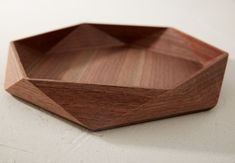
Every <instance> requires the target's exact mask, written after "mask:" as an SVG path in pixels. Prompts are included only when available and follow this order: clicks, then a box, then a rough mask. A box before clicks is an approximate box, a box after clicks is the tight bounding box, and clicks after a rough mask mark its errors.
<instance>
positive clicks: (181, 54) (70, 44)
mask: <svg viewBox="0 0 235 163" xmlns="http://www.w3.org/2000/svg"><path fill="white" fill-rule="evenodd" d="M227 57H228V55H227V53H226V52H224V51H222V50H219V49H217V48H215V47H212V46H211V45H208V44H206V43H203V42H201V41H199V40H197V39H195V38H193V37H191V36H189V35H187V34H185V33H183V32H180V31H178V30H176V29H174V28H165V27H143V26H142V27H141V26H125V25H104V24H80V25H77V26H73V27H69V28H65V29H62V30H57V31H53V32H49V33H45V34H41V35H37V36H34V37H29V38H26V39H21V40H17V41H13V42H12V43H11V45H10V50H9V59H8V66H7V73H6V82H5V88H6V90H7V91H8V92H9V93H11V94H13V95H15V96H18V97H20V98H22V99H24V100H26V101H29V102H31V103H33V104H36V105H38V106H40V107H42V108H44V109H46V110H48V111H50V112H53V113H55V114H57V115H60V116H62V117H65V118H67V119H69V120H71V121H73V122H76V123H78V124H80V125H82V126H85V127H87V128H89V129H91V130H102V129H106V128H112V127H116V126H123V125H127V124H133V123H138V122H143V121H148V120H152V119H160V118H164V117H170V116H175V115H181V114H186V113H191V112H196V111H202V110H208V109H210V108H212V107H214V106H215V105H216V103H217V101H218V97H219V93H220V88H221V84H222V80H223V76H224V71H225V67H226V62H227Z"/></svg>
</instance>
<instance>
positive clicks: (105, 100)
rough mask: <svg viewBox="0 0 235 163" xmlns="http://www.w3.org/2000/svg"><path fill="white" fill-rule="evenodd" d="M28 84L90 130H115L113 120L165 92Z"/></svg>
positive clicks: (106, 87) (85, 85) (72, 85)
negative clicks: (32, 85) (36, 88)
mask: <svg viewBox="0 0 235 163" xmlns="http://www.w3.org/2000/svg"><path fill="white" fill-rule="evenodd" d="M31 82H32V83H33V84H34V85H35V86H37V87H38V88H39V89H40V90H41V91H43V92H44V93H45V94H46V95H47V96H49V97H50V98H51V99H53V100H54V101H55V102H56V103H58V104H59V105H60V106H62V107H63V108H64V109H65V110H66V111H67V112H69V113H70V114H71V115H73V116H74V117H75V118H76V119H78V120H79V121H80V122H81V123H83V124H85V125H86V126H88V128H89V129H93V130H97V129H100V128H105V127H106V126H115V125H116V124H115V123H116V122H115V121H114V120H115V119H118V118H119V117H121V116H122V115H123V114H126V113H127V112H129V111H130V110H132V109H135V108H136V107H138V106H140V105H142V104H144V103H145V102H147V101H149V100H150V99H151V98H152V96H155V97H156V96H157V95H159V94H161V93H163V92H164V91H165V90H147V89H136V88H124V87H111V86H101V85H89V84H73V83H63V82H50V83H47V82H44V81H37V80H31Z"/></svg>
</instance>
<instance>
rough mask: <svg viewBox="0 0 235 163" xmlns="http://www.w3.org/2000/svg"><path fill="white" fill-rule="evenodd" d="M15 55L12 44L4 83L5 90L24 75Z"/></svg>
mask: <svg viewBox="0 0 235 163" xmlns="http://www.w3.org/2000/svg"><path fill="white" fill-rule="evenodd" d="M16 55H17V54H16V51H15V49H14V46H13V45H10V47H9V54H8V61H7V69H6V78H5V85H4V87H5V89H6V90H7V89H8V88H9V87H10V86H12V85H13V84H15V83H16V82H18V81H19V80H21V79H22V78H23V77H24V73H23V72H22V69H21V67H20V64H19V61H18V58H17V56H16Z"/></svg>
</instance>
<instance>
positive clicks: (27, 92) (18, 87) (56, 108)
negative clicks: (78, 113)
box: [8, 79, 80, 124]
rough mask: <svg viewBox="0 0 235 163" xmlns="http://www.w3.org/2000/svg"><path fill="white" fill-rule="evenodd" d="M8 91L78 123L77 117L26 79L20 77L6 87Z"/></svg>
mask: <svg viewBox="0 0 235 163" xmlns="http://www.w3.org/2000/svg"><path fill="white" fill-rule="evenodd" d="M8 92H9V93H11V94H13V95H15V96H17V97H19V98H22V99H24V100H26V101H28V102H30V103H33V104H35V105H37V106H40V107H42V108H44V109H46V110H47V111H49V112H52V113H55V114H57V115H60V116H62V117H65V118H67V119H69V120H71V121H74V122H76V123H79V124H80V122H79V121H78V120H77V119H75V118H74V117H73V116H72V115H71V114H69V113H68V112H66V111H65V110H64V109H63V108H62V107H61V106H60V105H58V104H57V103H55V102H54V101H53V100H52V99H50V98H49V97H48V96H47V95H45V94H44V93H43V92H42V91H41V90H39V89H38V88H37V87H35V86H34V85H33V84H32V83H30V82H29V81H27V80H26V79H22V80H20V81H18V82H17V83H15V84H14V85H12V86H11V87H10V88H8Z"/></svg>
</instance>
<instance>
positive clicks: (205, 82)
mask: <svg viewBox="0 0 235 163" xmlns="http://www.w3.org/2000/svg"><path fill="white" fill-rule="evenodd" d="M226 63H227V56H222V58H220V59H219V60H218V61H217V63H215V64H213V65H211V66H209V67H208V68H207V69H205V70H204V71H202V72H201V73H199V74H197V75H196V76H194V78H192V79H190V80H188V81H187V82H185V83H183V84H182V85H180V86H178V87H177V88H175V89H172V90H169V91H167V92H165V93H163V94H161V95H159V96H157V97H154V98H153V99H152V100H150V101H148V102H147V103H145V104H143V105H142V106H140V107H137V108H136V109H134V110H131V111H130V112H129V113H127V114H126V115H123V116H125V117H128V118H129V119H128V120H129V121H133V122H134V121H143V120H145V119H154V118H155V119H157V118H163V117H169V116H174V115H180V114H186V113H191V112H195V111H200V110H207V109H210V108H212V107H214V106H215V105H216V103H217V101H218V98H219V94H220V88H221V84H222V81H223V76H224V71H225V67H226ZM123 120H124V119H123V118H120V119H117V122H120V123H127V121H123Z"/></svg>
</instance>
